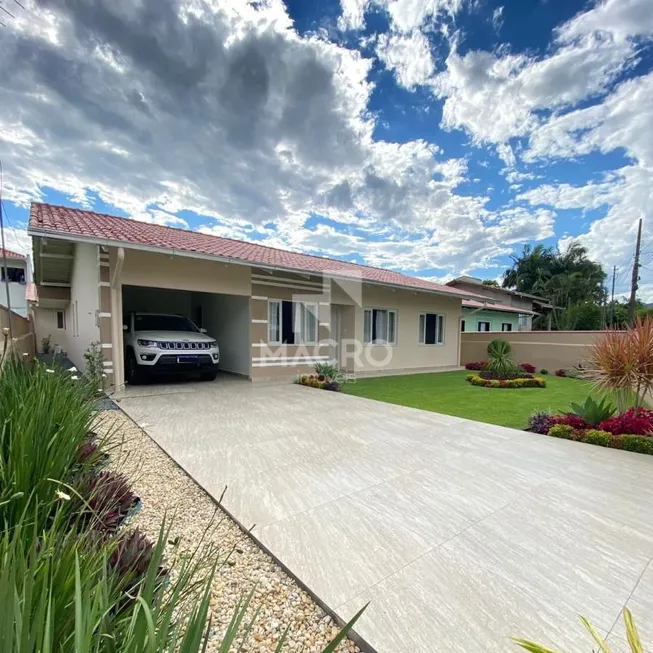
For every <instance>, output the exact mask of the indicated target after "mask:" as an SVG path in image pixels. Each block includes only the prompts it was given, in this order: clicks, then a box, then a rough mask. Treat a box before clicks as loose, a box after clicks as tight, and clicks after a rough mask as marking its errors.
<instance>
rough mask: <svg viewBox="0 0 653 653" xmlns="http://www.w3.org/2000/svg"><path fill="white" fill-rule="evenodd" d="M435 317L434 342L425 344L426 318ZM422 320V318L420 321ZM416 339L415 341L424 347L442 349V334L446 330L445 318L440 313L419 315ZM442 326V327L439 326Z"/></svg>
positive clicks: (426, 312) (427, 312) (428, 312)
mask: <svg viewBox="0 0 653 653" xmlns="http://www.w3.org/2000/svg"><path fill="white" fill-rule="evenodd" d="M427 315H434V316H435V342H426V316H427ZM422 318H424V319H423V320H422ZM417 324H418V330H419V333H418V337H417V341H418V342H419V344H420V345H423V346H424V347H442V346H443V345H444V334H445V332H446V330H447V327H446V321H445V316H444V315H443V314H442V313H431V311H424V312H422V313H420V314H419V318H418V322H417ZM440 325H442V326H440Z"/></svg>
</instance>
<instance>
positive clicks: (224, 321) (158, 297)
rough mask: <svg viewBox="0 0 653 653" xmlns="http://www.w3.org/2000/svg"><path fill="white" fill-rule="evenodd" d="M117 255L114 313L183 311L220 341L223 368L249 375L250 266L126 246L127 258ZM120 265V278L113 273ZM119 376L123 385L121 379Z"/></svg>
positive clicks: (118, 336) (117, 338)
mask: <svg viewBox="0 0 653 653" xmlns="http://www.w3.org/2000/svg"><path fill="white" fill-rule="evenodd" d="M118 259H119V257H116V259H113V257H112V260H111V271H112V275H111V278H112V281H111V284H110V286H111V290H112V292H115V294H116V300H117V301H116V305H115V314H117V315H118V316H119V318H118V319H119V320H122V323H123V324H124V323H125V318H126V316H127V315H128V314H129V313H131V312H145V313H172V314H178V315H183V316H184V317H187V318H188V319H190V320H191V321H192V322H194V323H195V324H196V325H197V326H198V327H201V328H204V329H206V331H207V333H208V334H209V335H210V336H212V337H213V338H215V339H216V340H217V341H218V345H219V347H220V365H219V369H220V371H221V372H229V373H232V374H237V375H239V376H242V377H245V378H249V377H250V373H251V370H250V367H251V340H250V324H251V318H250V283H249V270H248V269H246V268H244V266H234V265H228V264H221V263H217V262H213V261H207V260H201V259H196V258H191V257H182V256H174V255H171V256H165V255H161V254H154V253H151V252H143V251H134V250H125V251H124V261H122V262H120V261H119V260H118ZM116 270H117V273H118V275H119V278H118V279H117V280H116V279H115V278H114V276H115V275H114V274H113V273H114V272H115V271H116ZM107 285H109V284H107ZM112 313H114V311H113V310H112ZM122 336H123V331H122V328H120V327H119V328H118V329H116V331H114V336H113V338H112V340H113V343H114V352H116V353H119V356H120V357H121V359H122V355H123V337H122ZM120 367H121V368H122V365H121V366H120ZM121 371H122V370H121ZM116 381H117V385H118V386H120V385H121V381H122V379H116Z"/></svg>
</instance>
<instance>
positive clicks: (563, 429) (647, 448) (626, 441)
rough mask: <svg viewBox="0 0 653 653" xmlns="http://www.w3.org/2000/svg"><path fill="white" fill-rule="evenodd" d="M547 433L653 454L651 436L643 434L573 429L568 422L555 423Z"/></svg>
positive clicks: (567, 438) (556, 436)
mask: <svg viewBox="0 0 653 653" xmlns="http://www.w3.org/2000/svg"><path fill="white" fill-rule="evenodd" d="M547 435H550V436H551V437H553V438H563V439H565V440H577V441H578V442H587V443H588V444H595V445H598V446H599V447H609V448H611V449H625V450H626V451H634V452H636V453H644V454H648V455H650V456H653V437H650V436H645V435H613V434H612V433H608V431H601V430H600V429H586V430H580V429H575V428H573V427H572V426H569V425H568V424H555V425H554V426H552V427H551V428H550V429H549V432H548V434H547Z"/></svg>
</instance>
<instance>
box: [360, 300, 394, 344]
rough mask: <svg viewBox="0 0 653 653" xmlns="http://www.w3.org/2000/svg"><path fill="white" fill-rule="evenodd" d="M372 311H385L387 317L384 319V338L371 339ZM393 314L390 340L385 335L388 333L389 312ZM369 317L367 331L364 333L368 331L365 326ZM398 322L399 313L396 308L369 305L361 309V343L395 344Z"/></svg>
mask: <svg viewBox="0 0 653 653" xmlns="http://www.w3.org/2000/svg"><path fill="white" fill-rule="evenodd" d="M374 311H383V312H384V313H387V319H386V338H377V339H376V340H374V341H373V340H372V331H373V329H372V320H373V319H374ZM391 313H392V315H393V316H394V333H393V334H392V335H393V338H392V340H390V339H389V338H388V337H387V336H388V335H389V331H390V314H391ZM368 317H369V333H366V331H368V330H367V329H366V328H365V326H366V323H367V321H368ZM398 324H399V314H398V312H397V310H396V309H394V308H380V307H376V306H370V307H368V308H365V309H363V344H365V345H390V346H392V347H394V346H395V345H396V344H397V331H398V328H399V327H398Z"/></svg>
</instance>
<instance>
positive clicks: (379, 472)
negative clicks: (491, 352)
mask: <svg viewBox="0 0 653 653" xmlns="http://www.w3.org/2000/svg"><path fill="white" fill-rule="evenodd" d="M120 405H121V407H122V408H123V409H124V410H125V411H126V412H127V413H128V414H129V415H130V416H131V417H132V418H133V419H134V420H135V421H136V422H137V423H139V424H140V425H142V426H144V428H146V429H147V431H148V432H149V433H150V434H151V436H152V437H153V438H154V439H155V440H156V441H157V442H158V443H159V444H160V445H161V446H162V447H163V448H164V449H165V450H166V451H167V452H168V453H169V454H170V455H171V456H173V457H174V458H175V459H176V460H177V461H178V462H179V464H180V465H182V466H183V467H184V468H185V469H186V470H187V471H188V472H189V473H190V474H191V475H192V476H193V477H194V478H195V479H196V480H197V481H198V482H199V483H200V484H201V485H202V486H203V487H204V488H205V489H206V490H207V491H208V492H210V493H211V494H212V495H213V496H214V497H216V498H217V497H219V496H220V495H221V493H222V490H223V488H224V486H225V485H228V491H227V494H226V497H225V502H224V503H225V506H226V507H227V509H228V510H229V511H230V512H231V513H232V514H233V515H234V516H235V517H236V518H237V519H238V520H239V521H240V522H241V523H242V524H243V525H246V526H250V525H252V524H256V526H255V528H254V531H253V534H254V535H255V537H257V538H258V539H259V540H260V541H261V542H262V543H263V544H264V545H265V546H266V547H267V548H268V549H269V550H271V551H272V552H273V553H274V555H276V556H277V557H278V558H279V559H280V560H281V561H282V562H283V563H284V564H285V565H286V566H287V567H288V568H290V569H291V570H292V571H293V572H294V573H295V575H296V576H297V577H299V578H300V579H301V580H302V581H303V582H304V583H305V584H306V585H307V586H308V587H310V588H311V589H312V590H313V591H314V592H315V594H317V596H319V597H320V598H321V599H322V600H323V601H324V602H325V603H326V604H328V605H329V606H330V607H331V608H333V609H334V610H335V611H336V612H337V613H338V614H339V615H340V616H341V617H342V618H343V619H348V618H349V617H351V616H352V615H353V614H354V613H355V612H356V610H358V609H359V608H360V607H361V606H362V605H364V604H365V603H366V602H368V601H370V602H371V603H370V606H369V608H368V610H367V612H366V613H365V614H364V616H363V618H362V619H361V621H360V622H359V624H358V626H357V628H356V630H357V632H358V633H359V634H360V635H361V636H362V637H363V638H364V639H365V640H366V641H367V642H369V644H370V645H371V646H373V647H374V648H375V649H376V650H377V651H378V652H379V653H421V652H423V653H440V652H441V653H453V652H458V651H460V652H464V653H476V652H479V653H481V652H483V653H493V652H495V651H502V652H503V651H512V650H515V651H516V650H518V649H517V648H516V647H515V646H514V645H513V644H512V642H511V641H510V639H509V638H510V637H511V636H522V637H528V638H532V639H536V640H539V641H542V642H543V643H545V644H548V645H550V646H555V647H557V648H558V649H560V650H562V651H564V653H576V652H578V651H587V652H588V653H589V652H590V651H592V650H593V647H592V645H591V643H590V640H589V638H588V636H587V635H586V633H585V631H584V629H583V627H582V625H581V624H580V622H579V619H578V615H579V614H582V615H585V616H587V617H588V618H589V619H590V620H591V621H592V623H593V624H595V626H596V628H597V629H598V630H599V631H600V632H601V633H603V634H604V635H605V634H608V633H609V634H610V636H609V642H610V644H611V645H612V646H613V648H614V651H615V653H625V652H626V651H627V650H628V648H627V644H626V642H625V639H624V638H625V633H624V629H623V625H622V622H621V618H620V612H621V610H622V608H623V606H624V605H625V604H628V606H629V607H630V608H631V610H632V612H633V613H634V615H635V618H636V619H637V620H638V625H639V628H640V632H641V634H642V635H643V637H644V639H645V648H647V650H649V649H650V650H653V619H651V615H652V614H653V564H651V558H652V556H653V457H652V456H644V455H640V454H632V453H629V452H624V451H615V450H608V449H602V448H600V447H594V446H590V445H586V444H581V443H576V442H570V441H566V440H556V439H553V438H547V437H545V436H538V435H533V434H529V433H524V432H521V431H516V430H513V429H507V428H502V427H498V426H491V425H486V424H480V423H478V422H473V421H469V420H463V419H459V418H455V417H449V416H446V415H441V414H438V413H430V412H425V411H420V410H415V409H411V408H405V407H402V406H394V405H390V404H385V403H380V402H375V401H370V400H367V399H361V398H358V397H350V396H345V395H340V394H334V393H329V392H322V391H319V390H314V389H311V388H304V387H300V386H294V385H274V386H261V385H253V384H249V383H245V382H238V381H233V380H229V379H219V380H218V381H217V382H216V383H213V384H195V383H193V384H184V385H182V384H179V385H162V386H146V387H143V388H131V389H129V390H128V391H127V392H126V393H125V396H124V398H123V399H122V400H121V402H120ZM519 650H521V649H519Z"/></svg>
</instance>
